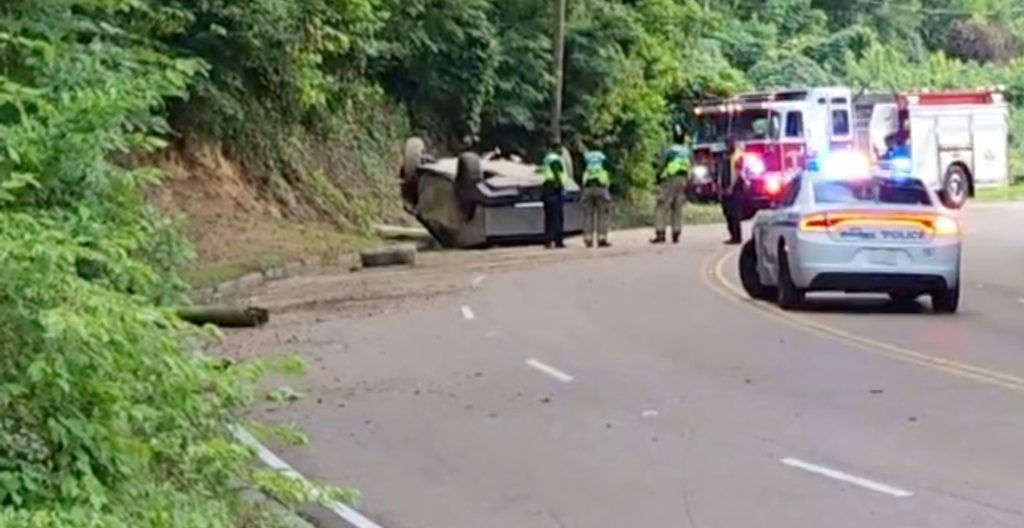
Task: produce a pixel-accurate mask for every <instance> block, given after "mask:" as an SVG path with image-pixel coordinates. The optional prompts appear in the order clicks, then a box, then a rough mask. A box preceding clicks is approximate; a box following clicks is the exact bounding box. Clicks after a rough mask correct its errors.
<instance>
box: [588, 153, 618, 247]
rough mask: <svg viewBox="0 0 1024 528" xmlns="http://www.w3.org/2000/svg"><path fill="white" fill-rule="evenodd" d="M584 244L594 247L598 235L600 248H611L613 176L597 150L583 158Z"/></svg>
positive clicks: (602, 154)
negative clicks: (609, 223) (609, 238)
mask: <svg viewBox="0 0 1024 528" xmlns="http://www.w3.org/2000/svg"><path fill="white" fill-rule="evenodd" d="M583 159H584V161H585V162H586V169H585V170H584V172H583V197H582V200H581V201H582V204H583V244H584V245H586V246H587V247H593V245H594V238H595V235H596V238H597V246H598V247H609V246H611V243H609V242H608V222H609V218H608V216H609V215H610V214H611V205H612V195H611V191H610V190H609V186H610V185H611V183H612V181H611V175H610V174H609V173H608V169H606V168H605V166H604V163H605V160H606V159H607V158H606V157H605V155H604V153H603V152H601V151H598V150H595V151H590V152H587V153H586V154H585V155H584V156H583Z"/></svg>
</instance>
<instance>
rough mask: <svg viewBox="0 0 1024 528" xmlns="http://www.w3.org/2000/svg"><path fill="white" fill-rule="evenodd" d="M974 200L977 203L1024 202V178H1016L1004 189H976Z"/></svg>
mask: <svg viewBox="0 0 1024 528" xmlns="http://www.w3.org/2000/svg"><path fill="white" fill-rule="evenodd" d="M974 199H975V200H977V201H979V202H1018V201H1022V200H1024V178H1017V179H1016V180H1014V182H1013V183H1012V184H1010V185H1008V186H1006V187H995V188H989V189H978V192H977V193H976V194H975V196H974Z"/></svg>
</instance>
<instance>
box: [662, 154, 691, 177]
mask: <svg viewBox="0 0 1024 528" xmlns="http://www.w3.org/2000/svg"><path fill="white" fill-rule="evenodd" d="M689 172H690V160H688V159H685V158H675V159H673V160H671V161H669V162H668V164H667V165H665V170H663V171H662V172H661V178H660V179H661V180H662V181H665V180H670V179H672V178H678V177H680V176H686V175H687V174H689Z"/></svg>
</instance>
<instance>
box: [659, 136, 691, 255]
mask: <svg viewBox="0 0 1024 528" xmlns="http://www.w3.org/2000/svg"><path fill="white" fill-rule="evenodd" d="M689 176H690V150H689V149H687V148H686V147H683V146H681V145H673V146H672V147H670V148H669V150H668V153H667V154H666V156H665V167H664V169H662V171H661V172H660V173H658V175H657V183H658V199H657V202H656V203H655V208H654V238H652V239H651V243H652V244H664V243H665V229H666V227H667V226H668V224H669V221H670V220H671V224H672V243H673V244H678V243H679V237H680V236H681V235H682V233H683V204H685V203H686V185H687V182H688V180H689Z"/></svg>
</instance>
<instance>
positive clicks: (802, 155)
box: [691, 87, 853, 218]
mask: <svg viewBox="0 0 1024 528" xmlns="http://www.w3.org/2000/svg"><path fill="white" fill-rule="evenodd" d="M694 113H695V114H696V118H697V133H696V134H695V137H694V145H693V151H694V161H695V167H694V178H693V183H692V185H691V197H692V198H694V199H696V200H701V199H715V198H717V192H718V182H719V181H721V177H722V175H723V173H724V171H725V169H726V167H727V165H726V164H727V163H728V154H727V153H726V152H725V150H726V148H725V142H726V139H727V138H732V139H733V140H734V141H735V142H736V144H737V145H738V146H742V147H743V149H744V151H745V152H746V154H745V156H746V157H745V158H744V165H745V170H744V175H745V177H746V178H747V180H748V182H747V183H748V185H747V186H746V187H745V194H744V197H743V198H744V200H743V203H744V207H743V209H744V212H743V217H744V218H749V217H751V216H753V215H754V213H755V212H757V210H759V209H762V208H765V207H770V206H771V204H772V203H773V202H774V201H775V200H776V199H777V198H778V196H777V195H778V193H779V192H780V191H781V190H782V189H783V188H784V187H785V184H786V183H787V182H788V181H789V179H790V178H792V177H793V175H794V174H796V172H797V171H799V170H800V169H802V168H804V167H805V166H806V161H807V159H808V158H809V157H810V156H814V155H817V154H821V153H824V152H827V151H829V150H836V149H844V148H852V147H853V122H852V94H851V92H850V89H849V88H846V87H816V88H800V89H788V90H780V91H774V92H759V93H748V94H741V95H738V96H735V97H730V98H727V99H717V100H709V101H703V102H702V103H701V104H700V105H698V106H697V107H696V108H695V109H694Z"/></svg>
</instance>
